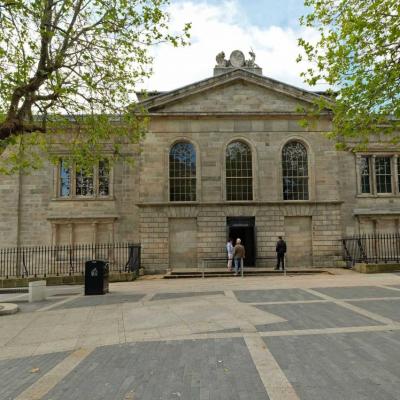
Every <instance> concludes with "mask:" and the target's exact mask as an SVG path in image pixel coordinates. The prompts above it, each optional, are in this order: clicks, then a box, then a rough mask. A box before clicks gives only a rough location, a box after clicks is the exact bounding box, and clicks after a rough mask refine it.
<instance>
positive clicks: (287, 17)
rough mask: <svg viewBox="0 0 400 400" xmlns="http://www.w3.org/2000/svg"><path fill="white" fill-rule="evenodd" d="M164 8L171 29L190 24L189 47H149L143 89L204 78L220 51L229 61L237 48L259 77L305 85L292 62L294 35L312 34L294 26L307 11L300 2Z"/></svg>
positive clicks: (215, 2) (209, 1)
mask: <svg viewBox="0 0 400 400" xmlns="http://www.w3.org/2000/svg"><path fill="white" fill-rule="evenodd" d="M168 12H169V14H170V18H171V20H170V26H171V28H172V29H173V30H176V31H178V30H179V29H180V28H181V27H182V26H183V25H184V23H185V22H191V23H192V29H191V45H190V46H188V47H184V48H173V47H172V46H171V45H159V46H156V47H154V48H153V49H152V50H151V52H152V55H153V56H154V64H153V71H154V74H153V76H152V77H151V78H150V79H148V80H146V81H145V82H144V83H143V85H142V86H143V88H145V89H147V90H162V91H164V90H172V89H175V88H178V87H181V86H184V85H187V84H190V83H193V82H196V81H199V80H201V79H205V78H208V77H210V76H212V74H213V68H214V66H215V63H216V62H215V56H216V55H217V54H218V53H219V52H220V51H224V52H225V55H226V58H227V59H229V55H230V53H231V52H232V51H233V50H235V49H238V50H241V51H243V53H244V54H245V55H246V58H248V57H249V56H248V52H249V51H250V50H251V49H253V50H254V52H255V54H256V63H257V64H258V65H259V66H260V67H261V68H262V69H263V75H265V76H268V77H270V78H273V79H277V80H280V81H283V82H286V83H289V84H291V85H294V86H297V87H301V88H305V89H309V87H308V86H307V85H306V84H304V83H303V79H302V78H301V77H300V72H301V71H304V70H305V69H306V68H307V64H306V63H301V64H298V63H297V62H296V58H297V56H298V54H299V52H300V51H301V49H300V48H299V47H298V46H297V39H298V38H299V37H303V38H305V39H308V40H310V41H312V42H315V41H316V40H317V38H318V34H317V32H316V31H315V30H313V29H309V28H307V29H306V28H304V27H301V26H300V23H299V17H300V16H301V15H303V14H305V13H306V12H307V9H306V8H305V7H304V5H303V0H198V1H189V0H171V4H170V6H169V7H168ZM323 89H325V88H324V87H318V86H317V87H314V88H312V90H323Z"/></svg>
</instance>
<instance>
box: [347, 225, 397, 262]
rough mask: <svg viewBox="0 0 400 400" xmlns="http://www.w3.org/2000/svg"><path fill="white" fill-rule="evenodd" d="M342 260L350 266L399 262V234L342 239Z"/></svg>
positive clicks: (368, 235)
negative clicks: (362, 263)
mask: <svg viewBox="0 0 400 400" xmlns="http://www.w3.org/2000/svg"><path fill="white" fill-rule="evenodd" d="M342 245H343V259H344V260H345V261H347V262H348V264H350V265H354V264H355V263H356V262H364V263H375V264H379V263H389V262H400V234H399V233H375V234H363V235H355V236H351V237H347V238H344V239H342Z"/></svg>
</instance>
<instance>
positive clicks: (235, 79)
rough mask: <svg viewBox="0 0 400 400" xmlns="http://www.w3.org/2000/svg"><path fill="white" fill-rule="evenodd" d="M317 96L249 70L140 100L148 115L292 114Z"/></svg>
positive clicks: (234, 72) (231, 73) (236, 71)
mask: <svg viewBox="0 0 400 400" xmlns="http://www.w3.org/2000/svg"><path fill="white" fill-rule="evenodd" d="M318 97H319V95H318V94H315V93H312V92H308V91H305V90H302V89H299V88H296V87H294V86H291V85H287V84H285V83H283V82H279V81H276V80H273V79H271V78H268V77H265V76H260V75H257V74H254V73H251V72H249V71H245V70H242V69H236V70H234V71H231V72H228V73H226V74H222V75H218V76H215V77H212V78H208V79H205V80H203V81H200V82H196V83H193V84H191V85H188V86H185V87H182V88H180V89H176V90H173V91H170V92H165V93H162V94H160V95H158V96H155V97H152V98H149V99H147V100H145V101H142V102H141V104H142V105H143V106H144V107H145V108H147V110H148V111H149V112H150V113H157V114H170V113H171V114H176V113H178V114H179V113H185V114H186V113H293V112H297V111H298V110H299V107H301V108H308V107H310V105H311V104H313V103H314V102H315V100H316V99H318Z"/></svg>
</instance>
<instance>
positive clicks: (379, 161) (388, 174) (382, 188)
mask: <svg viewBox="0 0 400 400" xmlns="http://www.w3.org/2000/svg"><path fill="white" fill-rule="evenodd" d="M390 163H391V157H376V158H375V175H376V192H377V193H392V171H391V167H390Z"/></svg>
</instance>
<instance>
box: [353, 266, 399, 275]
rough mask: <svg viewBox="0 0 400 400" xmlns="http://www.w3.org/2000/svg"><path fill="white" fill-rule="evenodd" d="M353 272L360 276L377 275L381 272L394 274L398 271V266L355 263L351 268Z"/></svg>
mask: <svg viewBox="0 0 400 400" xmlns="http://www.w3.org/2000/svg"><path fill="white" fill-rule="evenodd" d="M353 270H354V271H357V272H360V273H361V274H379V273H381V272H395V271H400V264H365V263H357V264H356V265H355V266H354V267H353Z"/></svg>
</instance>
